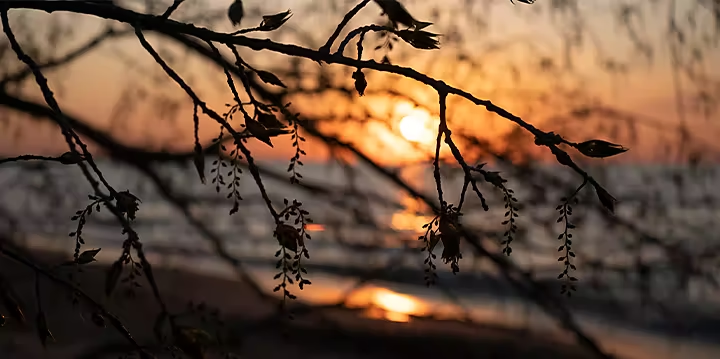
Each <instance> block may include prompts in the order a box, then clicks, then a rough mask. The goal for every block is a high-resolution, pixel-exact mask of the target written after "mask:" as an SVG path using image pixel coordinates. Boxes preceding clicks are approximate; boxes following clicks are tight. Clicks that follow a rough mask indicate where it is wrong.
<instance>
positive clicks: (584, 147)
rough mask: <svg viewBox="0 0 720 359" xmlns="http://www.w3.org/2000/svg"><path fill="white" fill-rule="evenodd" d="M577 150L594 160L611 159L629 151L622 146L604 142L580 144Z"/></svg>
mask: <svg viewBox="0 0 720 359" xmlns="http://www.w3.org/2000/svg"><path fill="white" fill-rule="evenodd" d="M575 148H577V150H578V151H580V153H582V154H583V155H585V156H588V157H594V158H605V157H611V156H615V155H618V154H621V153H623V152H626V151H627V150H628V149H627V148H625V147H623V146H621V145H617V144H614V143H611V142H607V141H603V140H590V141H585V142H582V143H578V144H577V146H575Z"/></svg>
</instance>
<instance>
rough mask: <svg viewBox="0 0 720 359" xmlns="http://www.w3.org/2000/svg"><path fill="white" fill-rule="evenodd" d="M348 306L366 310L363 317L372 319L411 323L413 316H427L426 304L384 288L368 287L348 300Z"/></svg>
mask: <svg viewBox="0 0 720 359" xmlns="http://www.w3.org/2000/svg"><path fill="white" fill-rule="evenodd" d="M348 306H349V307H355V308H364V309H365V310H364V311H363V315H364V316H366V317H368V318H372V319H385V320H389V321H393V322H403V323H406V322H409V321H410V320H411V318H412V316H416V317H417V316H425V315H427V313H428V308H427V305H426V303H424V302H423V301H421V300H419V299H417V298H415V297H413V296H409V295H405V294H400V293H396V292H394V291H392V290H389V289H387V288H382V287H366V288H363V289H361V290H358V291H356V292H355V293H354V294H353V295H352V296H351V297H350V298H348Z"/></svg>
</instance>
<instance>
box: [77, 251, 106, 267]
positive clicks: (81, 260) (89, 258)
mask: <svg viewBox="0 0 720 359" xmlns="http://www.w3.org/2000/svg"><path fill="white" fill-rule="evenodd" d="M100 249H101V248H98V249H90V250H87V251H84V252H82V253H80V255H79V256H78V257H77V259H75V263H77V264H88V263H91V262H94V261H96V259H95V256H96V255H97V254H98V253H99V252H100Z"/></svg>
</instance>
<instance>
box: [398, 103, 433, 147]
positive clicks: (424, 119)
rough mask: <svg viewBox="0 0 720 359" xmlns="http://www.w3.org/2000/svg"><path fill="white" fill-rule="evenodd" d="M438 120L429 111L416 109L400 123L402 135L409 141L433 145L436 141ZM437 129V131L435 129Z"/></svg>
mask: <svg viewBox="0 0 720 359" xmlns="http://www.w3.org/2000/svg"><path fill="white" fill-rule="evenodd" d="M437 122H438V120H437V119H435V118H432V117H431V116H430V114H429V113H428V112H427V111H424V110H421V109H414V110H412V111H411V112H410V113H409V114H407V115H405V116H404V117H403V118H402V119H401V120H400V123H399V125H398V126H399V130H400V134H401V135H402V136H403V137H404V138H405V139H406V140H408V141H411V142H417V143H421V144H431V143H433V141H435V136H436V135H437V134H436V131H437ZM434 128H435V129H434Z"/></svg>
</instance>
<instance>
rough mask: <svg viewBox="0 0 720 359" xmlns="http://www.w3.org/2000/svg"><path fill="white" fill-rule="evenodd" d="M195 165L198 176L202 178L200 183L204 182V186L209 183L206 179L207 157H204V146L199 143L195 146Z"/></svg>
mask: <svg viewBox="0 0 720 359" xmlns="http://www.w3.org/2000/svg"><path fill="white" fill-rule="evenodd" d="M193 164H194V165H195V169H196V170H197V173H198V176H200V182H202V184H205V183H207V180H206V179H205V156H204V155H203V149H202V146H201V145H200V144H199V143H197V144H195V151H194V155H193Z"/></svg>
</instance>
